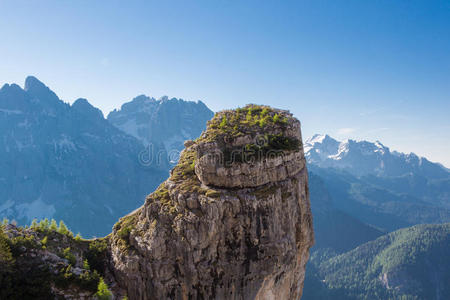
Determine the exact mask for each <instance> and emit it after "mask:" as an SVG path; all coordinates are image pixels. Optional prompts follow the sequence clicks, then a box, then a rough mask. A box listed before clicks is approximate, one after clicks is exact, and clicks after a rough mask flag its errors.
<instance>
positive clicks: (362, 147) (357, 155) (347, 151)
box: [305, 135, 448, 178]
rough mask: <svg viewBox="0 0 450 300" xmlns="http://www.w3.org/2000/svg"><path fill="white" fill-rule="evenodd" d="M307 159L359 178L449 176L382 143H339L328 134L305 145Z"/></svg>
mask: <svg viewBox="0 0 450 300" xmlns="http://www.w3.org/2000/svg"><path fill="white" fill-rule="evenodd" d="M305 156H306V158H307V161H308V163H310V164H312V165H315V166H319V167H325V168H329V167H331V168H338V169H345V170H346V171H349V172H350V173H352V174H353V175H356V176H363V175H376V176H402V175H405V174H416V175H420V174H422V175H423V176H426V177H430V178H442V177H447V176H448V171H447V170H445V168H442V167H441V166H440V165H439V164H435V163H432V162H430V161H428V160H427V159H426V158H424V157H419V156H417V155H416V154H414V153H409V154H405V153H400V152H397V151H391V150H390V149H389V147H387V146H385V145H384V144H382V143H381V142H380V141H378V140H377V141H375V142H370V141H365V140H353V139H347V140H344V141H338V140H335V139H334V138H332V137H330V136H328V135H314V136H313V137H311V138H309V139H308V140H306V142H305Z"/></svg>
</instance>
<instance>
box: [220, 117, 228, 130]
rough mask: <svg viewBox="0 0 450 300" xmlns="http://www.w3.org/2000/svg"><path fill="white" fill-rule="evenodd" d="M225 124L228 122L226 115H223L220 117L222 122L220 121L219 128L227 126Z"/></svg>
mask: <svg viewBox="0 0 450 300" xmlns="http://www.w3.org/2000/svg"><path fill="white" fill-rule="evenodd" d="M227 124H228V121H227V116H226V115H225V116H223V118H222V122H220V125H219V128H220V129H224V128H225V127H226V126H227Z"/></svg>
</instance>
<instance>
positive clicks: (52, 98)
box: [24, 76, 62, 106]
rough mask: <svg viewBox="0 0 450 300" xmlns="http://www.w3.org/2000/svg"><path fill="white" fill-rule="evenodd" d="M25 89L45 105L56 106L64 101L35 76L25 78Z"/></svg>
mask: <svg viewBox="0 0 450 300" xmlns="http://www.w3.org/2000/svg"><path fill="white" fill-rule="evenodd" d="M24 90H25V91H26V92H27V93H28V94H29V95H30V96H32V97H33V98H34V99H35V100H38V101H39V102H40V103H41V104H43V105H44V106H45V105H50V106H55V105H58V104H59V102H61V103H62V101H61V100H60V99H59V98H58V96H57V95H56V94H55V92H53V91H52V90H51V89H50V88H49V87H48V86H46V85H45V84H44V83H42V82H41V81H40V80H39V79H37V78H36V77H34V76H28V77H27V78H26V79H25V85H24Z"/></svg>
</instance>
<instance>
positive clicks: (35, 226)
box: [30, 219, 38, 229]
mask: <svg viewBox="0 0 450 300" xmlns="http://www.w3.org/2000/svg"><path fill="white" fill-rule="evenodd" d="M30 228H31V229H36V228H38V222H37V219H33V221H31V226H30Z"/></svg>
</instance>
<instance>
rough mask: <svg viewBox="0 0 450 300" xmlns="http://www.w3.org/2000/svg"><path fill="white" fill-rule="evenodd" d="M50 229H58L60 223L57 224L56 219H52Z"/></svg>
mask: <svg viewBox="0 0 450 300" xmlns="http://www.w3.org/2000/svg"><path fill="white" fill-rule="evenodd" d="M50 230H51V231H58V224H56V221H55V219H52V221H51V222H50Z"/></svg>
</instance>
